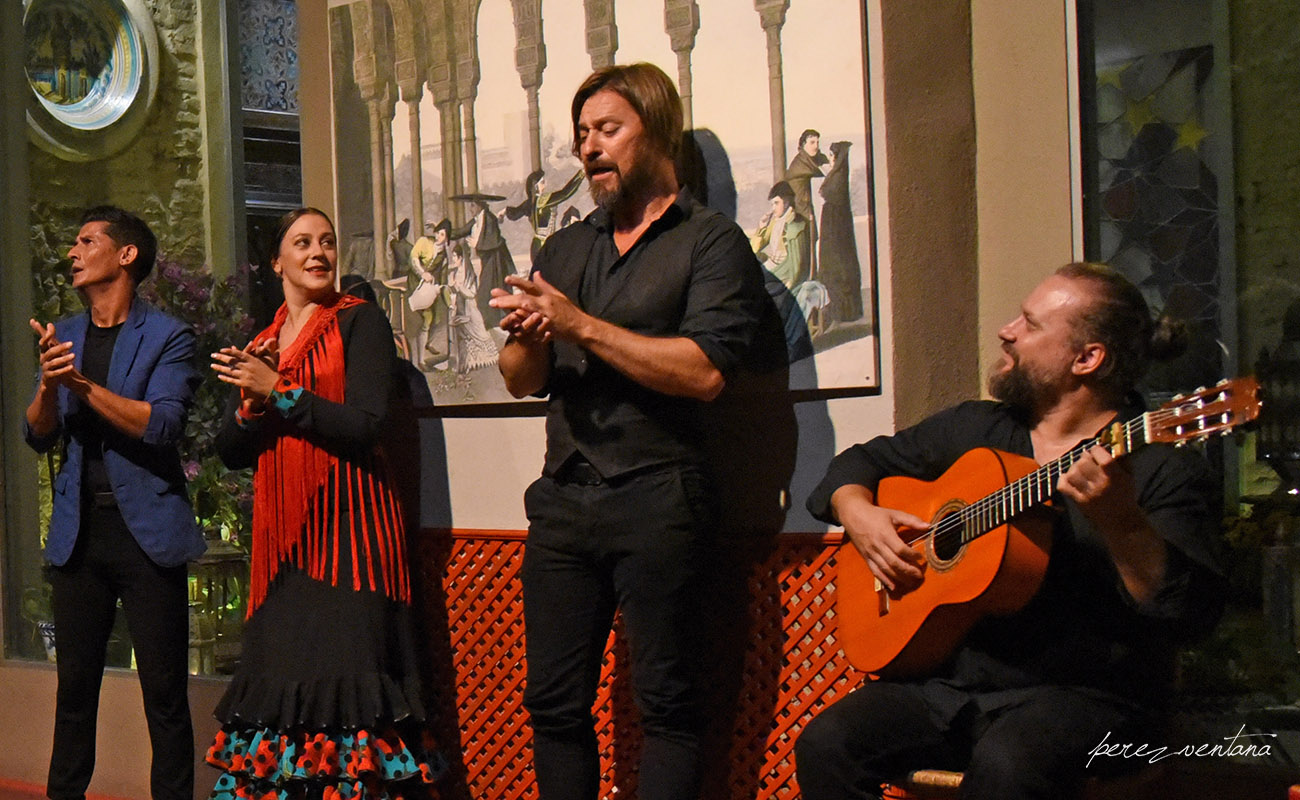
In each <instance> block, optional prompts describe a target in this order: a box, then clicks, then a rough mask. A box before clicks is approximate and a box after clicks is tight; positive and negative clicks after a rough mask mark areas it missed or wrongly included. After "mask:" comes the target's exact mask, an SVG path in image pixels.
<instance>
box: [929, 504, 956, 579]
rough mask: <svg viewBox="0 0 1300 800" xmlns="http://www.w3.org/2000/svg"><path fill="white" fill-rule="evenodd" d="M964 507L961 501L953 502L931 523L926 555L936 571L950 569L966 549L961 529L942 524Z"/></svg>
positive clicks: (941, 510)
mask: <svg viewBox="0 0 1300 800" xmlns="http://www.w3.org/2000/svg"><path fill="white" fill-rule="evenodd" d="M964 505H965V504H964V503H962V502H961V501H959V500H951V501H949V502H948V504H947V505H945V506H944V507H943V508H941V509H940V510H939V513H938V514H935V515H934V519H932V520H931V521H930V531H931V532H932V535H931V536H930V538H929V543H928V544H927V545H926V548H925V549H926V553H925V554H926V557H927V558H928V560H929V562H930V564H931V565H932V566H933V567H934V568H935V569H939V570H945V569H950V568H951V567H952V566H953V565H954V564H955V563H957V561H958V559H960V558H961V555H962V552H963V551H964V550H965V549H966V545H965V544H964V543H963V542H962V537H961V531H960V528H959V527H957V526H953V525H951V523H950V524H948V525H944V524H941V523H943V521H944V520H945V519H946V518H947V517H950V516H952V515H953V514H955V513H957V512H958V511H960V510H961V509H962V507H963V506H964Z"/></svg>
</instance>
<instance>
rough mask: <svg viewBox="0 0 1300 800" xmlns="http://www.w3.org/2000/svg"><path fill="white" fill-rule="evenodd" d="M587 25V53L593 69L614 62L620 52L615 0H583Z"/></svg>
mask: <svg viewBox="0 0 1300 800" xmlns="http://www.w3.org/2000/svg"><path fill="white" fill-rule="evenodd" d="M582 6H583V11H584V12H585V18H586V25H587V37H586V38H587V55H588V56H590V58H591V68H592V69H593V70H597V69H600V68H601V67H608V66H610V65H612V64H613V63H614V54H615V53H617V52H618V26H617V25H616V24H615V23H614V0H583V2H582Z"/></svg>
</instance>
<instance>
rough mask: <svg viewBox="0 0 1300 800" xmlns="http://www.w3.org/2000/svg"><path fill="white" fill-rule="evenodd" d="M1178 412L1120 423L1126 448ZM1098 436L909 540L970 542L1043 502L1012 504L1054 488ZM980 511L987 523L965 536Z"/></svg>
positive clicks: (1031, 499) (1152, 413) (937, 546)
mask: <svg viewBox="0 0 1300 800" xmlns="http://www.w3.org/2000/svg"><path fill="white" fill-rule="evenodd" d="M1178 414H1179V407H1175V408H1168V409H1156V410H1154V411H1149V412H1146V413H1145V414H1140V415H1138V416H1137V417H1134V418H1133V419H1131V420H1128V421H1127V422H1124V423H1122V428H1123V438H1124V442H1125V448H1126V451H1127V450H1132V449H1133V442H1134V434H1140V433H1141V432H1142V431H1143V430H1144V429H1145V427H1146V423H1147V422H1148V421H1150V422H1153V423H1154V422H1161V421H1164V420H1166V419H1168V418H1171V417H1177V416H1178ZM1101 440H1102V437H1101V436H1097V437H1094V438H1093V439H1091V440H1089V441H1086V442H1084V443H1083V444H1080V445H1078V446H1077V447H1075V448H1073V449H1071V450H1070V451H1068V452H1066V453H1065V454H1064V455H1062V456H1061V457H1060V458H1057V459H1056V460H1054V461H1052V462H1050V463H1048V464H1044V465H1043V466H1041V467H1039V468H1038V469H1036V470H1034V471H1033V472H1031V473H1029V474H1027V475H1023V476H1021V477H1019V478H1017V479H1016V480H1014V481H1012V482H1011V483H1009V484H1007V485H1006V486H1003V487H1002V488H1001V489H998V490H997V491H995V492H992V493H990V494H988V495H986V496H984V497H982V498H980V499H979V500H977V501H975V502H974V503H971V504H970V505H967V506H964V507H962V508H961V510H959V511H957V512H956V513H954V514H949V515H948V516H946V517H944V518H943V519H941V520H939V521H938V522H937V523H935V524H934V525H933V526H932V527H931V528H930V529H929V530H928V531H926V532H925V533H924V534H922V535H921V536H918V537H917V538H916V539H913V540H912V544H915V543H916V542H923V541H925V540H926V539H933V540H934V546H935V549H936V550H938V549H940V548H941V546H944V545H948V544H952V542H951V539H952V538H953V537H954V536H955V537H957V542H956V545H957V547H961V546H964V545H966V544H969V543H970V542H971V541H974V540H975V539H976V538H978V537H979V536H982V535H983V534H985V533H987V532H989V531H990V530H993V529H994V528H997V527H998V526H1000V525H1002V524H1004V523H1005V522H1007V521H1008V520H1010V519H1012V518H1013V517H1015V516H1016V515H1017V514H1019V513H1020V512H1022V511H1024V510H1026V509H1028V508H1030V507H1031V506H1034V505H1037V504H1038V503H1040V502H1042V500H1043V499H1045V496H1039V497H1033V496H1029V502H1027V503H1025V504H1024V505H1023V506H1021V507H1019V508H1016V507H1015V506H1014V505H1013V504H1014V503H1015V501H1016V500H1017V499H1022V500H1023V499H1025V498H1026V496H1027V492H1033V491H1035V490H1036V491H1038V492H1039V493H1042V491H1043V487H1044V482H1045V481H1048V482H1049V483H1047V484H1046V485H1047V487H1048V491H1047V493H1046V494H1047V495H1050V494H1051V493H1052V492H1054V491H1056V484H1057V482H1058V481H1059V480H1060V477H1061V475H1064V474H1065V473H1066V472H1068V471H1069V469H1070V467H1073V466H1074V462H1075V461H1076V460H1078V459H1079V458H1080V457H1081V456H1082V455H1083V454H1084V453H1085V452H1087V451H1088V450H1089V449H1090V448H1092V447H1094V446H1096V445H1099V444H1101ZM1141 443H1142V442H1139V444H1141ZM981 515H987V519H988V521H989V523H990V524H989V525H987V526H986V527H984V528H983V529H980V530H977V531H976V532H975V533H974V534H973V535H970V536H967V535H966V534H967V533H968V530H969V528H970V523H971V522H972V521H975V520H977V519H978V518H979V517H980V516H981ZM953 549H954V552H955V550H956V549H957V548H956V547H955V548H953Z"/></svg>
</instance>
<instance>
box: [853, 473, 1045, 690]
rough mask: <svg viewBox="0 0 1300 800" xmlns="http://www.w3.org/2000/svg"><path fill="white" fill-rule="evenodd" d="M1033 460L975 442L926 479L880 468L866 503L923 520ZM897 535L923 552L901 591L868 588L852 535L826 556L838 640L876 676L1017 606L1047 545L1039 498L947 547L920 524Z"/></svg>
mask: <svg viewBox="0 0 1300 800" xmlns="http://www.w3.org/2000/svg"><path fill="white" fill-rule="evenodd" d="M1036 469H1038V464H1037V463H1035V462H1034V461H1033V460H1032V459H1029V458H1025V457H1024V456H1018V455H1013V454H1011V453H1004V452H1001V451H998V450H993V449H991V448H979V449H976V450H971V451H970V452H968V453H966V454H965V455H963V456H962V457H961V458H959V459H957V461H956V462H955V463H954V464H953V465H952V466H951V467H950V468H949V469H948V471H947V472H945V473H944V474H943V475H942V476H941V477H940V478H939V479H938V480H935V481H921V480H916V479H913V478H902V477H892V478H885V479H884V480H882V481H881V482H880V485H879V486H878V487H877V489H876V504H877V505H879V506H882V507H885V508H894V509H899V510H901V511H906V512H908V513H911V514H914V515H916V516H918V517H920V518H921V519H927V520H930V521H931V530H933V529H934V527H933V526H934V524H935V523H937V522H939V520H941V519H943V518H945V517H947V516H949V515H950V514H952V513H954V512H956V511H958V510H960V509H961V508H963V507H965V506H968V505H971V504H973V503H976V502H977V501H979V500H981V499H982V498H984V497H986V496H988V495H989V494H991V493H993V492H995V491H997V490H999V489H1001V488H1003V487H1004V486H1006V485H1007V484H1008V483H1010V482H1012V481H1014V480H1016V479H1017V478H1020V477H1022V476H1025V475H1028V474H1030V473H1032V472H1034V471H1035V470H1036ZM900 535H901V536H902V537H903V539H904V540H905V541H910V543H911V545H912V547H913V548H915V549H917V550H918V551H920V552H921V553H923V554H924V555H925V558H926V563H925V566H924V570H925V578H924V579H923V581H922V582H921V585H920V586H919V587H917V588H916V589H915V590H913V591H911V592H908V593H906V594H904V595H902V596H890V595H889V594H888V593H887V592H886V591H885V590H884V588H883V587H881V588H879V589H878V588H877V584H876V579H875V576H873V575H872V574H871V571H870V569H868V567H867V563H866V561H865V560H864V559H863V558H862V556H861V555H860V554H859V553H858V551H857V550H856V549H855V548H854V547H853V545H852V543H846V544H844V546H843V547H841V548H840V550H839V553H838V554H837V556H836V563H837V566H838V576H837V580H836V589H835V591H836V619H837V620H838V624H839V641H840V646H841V647H843V648H844V653H845V655H846V656H848V659H849V662H850V663H852V664H853V666H855V667H857V668H858V669H860V670H863V671H865V672H868V673H871V674H873V675H877V676H879V677H884V678H906V677H912V676H916V675H919V674H922V673H924V672H926V671H927V670H930V669H932V668H934V667H936V666H938V665H939V664H941V663H942V662H943V660H944V659H945V658H947V657H948V655H949V654H950V653H951V652H952V651H953V650H954V649H955V648H956V646H957V644H958V643H959V642H960V641H961V639H962V637H963V636H965V634H966V632H967V631H969V630H970V628H971V626H972V625H974V624H975V622H976V621H978V620H979V619H980V618H982V617H984V616H987V615H991V614H1009V613H1011V612H1014V611H1018V610H1019V609H1021V608H1023V607H1024V606H1025V604H1026V603H1028V602H1029V599H1030V598H1031V597H1033V596H1034V593H1035V592H1037V591H1038V587H1039V586H1040V585H1041V584H1042V580H1043V575H1044V574H1045V572H1046V570H1047V560H1048V553H1049V551H1050V549H1051V522H1050V519H1049V518H1048V516H1047V515H1046V514H1044V513H1043V510H1042V509H1041V508H1038V509H1030V510H1028V511H1025V512H1022V513H1021V514H1019V515H1018V516H1016V517H1015V518H1014V519H1012V520H1011V522H1010V523H1007V524H1003V525H1000V526H998V527H996V528H992V529H990V530H989V531H988V532H987V533H985V534H983V535H981V536H979V537H978V538H975V539H974V540H973V541H970V542H969V543H967V544H966V545H964V546H961V547H960V549H956V550H955V551H954V550H953V549H952V548H953V546H952V545H945V544H944V543H942V542H940V543H939V544H938V545H937V546H936V544H935V543H934V540H933V539H932V537H929V536H926V535H925V533H924V532H920V534H919V535H918V534H917V532H913V531H906V530H904V531H900ZM909 536H910V537H911V538H910V539H909Z"/></svg>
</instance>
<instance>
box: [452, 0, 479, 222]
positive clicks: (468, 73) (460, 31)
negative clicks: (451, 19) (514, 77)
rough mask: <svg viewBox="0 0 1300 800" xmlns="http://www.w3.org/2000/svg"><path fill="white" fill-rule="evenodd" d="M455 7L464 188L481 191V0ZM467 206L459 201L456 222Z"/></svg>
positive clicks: (457, 84)
mask: <svg viewBox="0 0 1300 800" xmlns="http://www.w3.org/2000/svg"><path fill="white" fill-rule="evenodd" d="M459 2H460V3H461V6H460V7H459V8H458V9H457V11H456V14H455V16H456V20H457V23H456V28H455V30H454V34H455V37H454V42H453V43H454V45H455V48H456V97H457V100H458V101H459V102H460V115H461V128H460V134H461V142H462V147H461V152H462V154H463V161H462V170H463V172H462V173H461V175H462V181H461V187H462V188H461V191H465V192H477V191H478V133H477V131H476V130H475V129H474V102H475V101H476V100H477V99H478V81H479V64H478V35H477V31H478V2H477V0H470V2H466V0H459ZM467 210H468V207H467V206H466V205H465V204H463V203H456V204H455V206H454V207H453V216H454V218H455V220H456V222H457V224H460V223H463V222H464V221H465V218H466V214H465V212H466V211H467Z"/></svg>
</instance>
